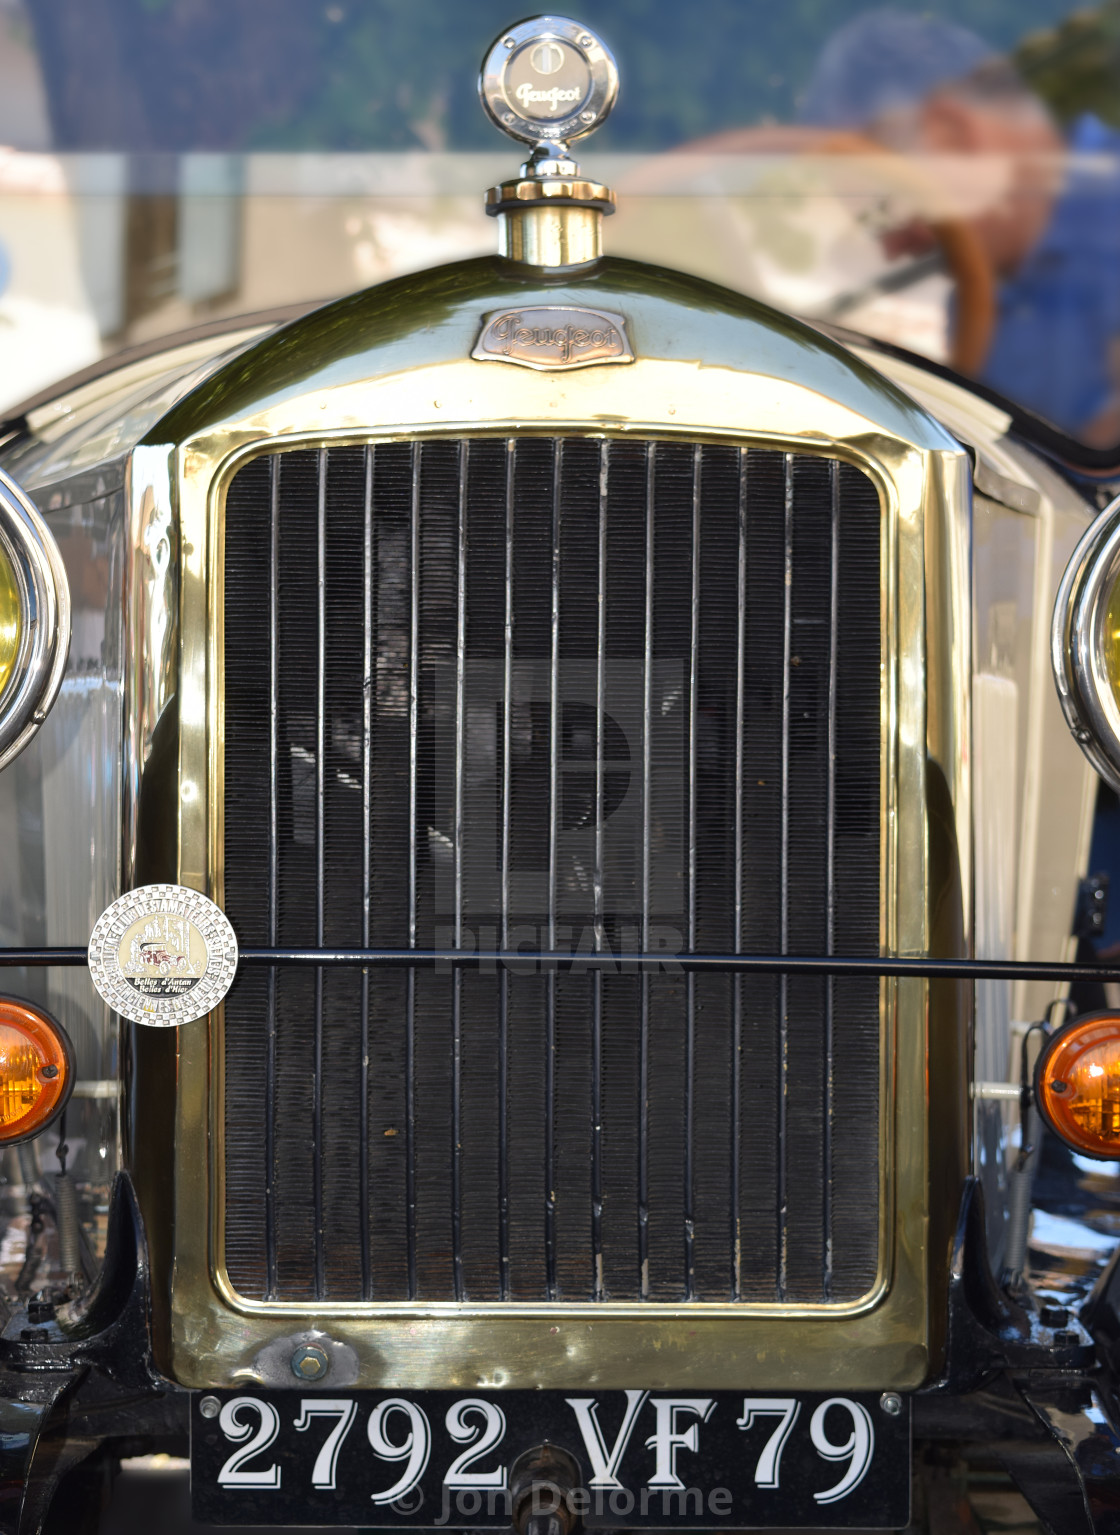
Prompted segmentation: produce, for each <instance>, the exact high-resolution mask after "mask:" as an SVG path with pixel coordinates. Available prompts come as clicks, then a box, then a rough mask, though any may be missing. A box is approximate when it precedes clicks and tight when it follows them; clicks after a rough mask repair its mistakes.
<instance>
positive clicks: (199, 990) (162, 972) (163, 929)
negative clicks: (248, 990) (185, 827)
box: [89, 885, 237, 1028]
mask: <svg viewBox="0 0 1120 1535" xmlns="http://www.w3.org/2000/svg"><path fill="white" fill-rule="evenodd" d="M89 973H90V975H91V977H92V979H93V984H94V986H95V987H96V988H97V991H98V993H99V994H100V996H101V997H102V998H103V999H104V1000H105V1001H106V1002H107V1003H108V1004H109V1006H110V1007H111V1008H112V1009H113V1010H114V1012H118V1013H120V1015H121V1017H122V1018H128V1019H131V1021H132V1022H133V1023H149V1024H154V1025H156V1026H157V1027H163V1028H174V1027H176V1026H177V1025H178V1024H180V1023H190V1022H191V1021H192V1020H193V1019H195V1018H202V1017H204V1016H205V1014H206V1013H208V1012H209V1011H210V1010H211V1008H214V1007H217V1005H218V1003H219V1002H220V1001H221V1000H222V998H223V997H224V996H225V994H226V992H227V991H228V990H229V988H230V986H231V985H232V984H233V978H234V975H235V974H236V973H237V938H236V935H235V934H234V931H233V928H232V927H231V926H230V924H229V919H228V918H227V917H226V914H225V912H223V911H222V910H221V909H220V908H219V907H217V906H215V905H214V902H213V901H210V900H208V899H207V898H206V896H204V895H200V894H199V893H198V891H197V890H188V889H187V888H186V887H185V886H183V885H142V886H141V887H140V889H139V890H130V891H129V893H128V894H127V895H122V896H121V897H120V899H119V900H117V901H114V902H113V904H112V905H111V906H110V907H109V908H108V909H107V910H106V911H104V912H102V914H101V916H100V917H99V918H98V919H97V924H96V926H95V927H94V929H93V935H92V937H91V938H90V941H89Z"/></svg>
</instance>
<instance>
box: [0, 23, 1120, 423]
mask: <svg viewBox="0 0 1120 1535" xmlns="http://www.w3.org/2000/svg"><path fill="white" fill-rule="evenodd" d="M577 9H579V14H580V15H581V16H585V17H586V19H587V20H588V22H589V23H591V24H592V25H594V26H595V27H597V28H598V29H599V30H600V31H601V32H602V33H603V34H604V35H605V36H606V38H607V39H608V41H609V42H610V43H611V45H612V47H613V48H614V50H615V52H616V54H617V56H618V58H619V60H620V65H621V71H622V80H623V88H622V93H621V97H620V101H619V105H618V107H617V109H616V111H615V114H614V116H613V117H612V119H611V121H610V122H609V123H608V124H607V126H606V127H605V128H604V130H603V131H602V133H601V134H599V135H598V137H597V138H596V140H595V141H594V143H593V144H592V145H589V146H588V148H587V151H586V155H585V158H586V160H587V161H588V163H589V164H593V166H594V170H595V173H596V175H598V176H600V177H601V178H602V179H604V180H607V181H609V182H610V183H611V184H613V185H614V186H615V187H616V189H617V190H618V192H619V195H620V204H621V206H620V211H619V213H618V215H617V216H616V217H615V218H614V219H613V220H612V223H611V225H610V226H609V229H608V240H607V243H608V248H609V250H610V251H611V253H612V254H622V255H632V256H637V257H641V258H643V259H647V260H653V261H657V262H661V263H664V264H667V265H672V266H678V267H683V268H685V269H687V270H691V271H694V272H696V273H698V274H699V275H702V276H705V277H710V278H713V279H715V280H717V281H719V282H722V283H726V284H728V285H729V286H731V287H734V288H738V289H740V290H743V291H746V292H749V293H751V294H754V295H757V296H759V297H760V298H763V299H766V300H767V301H769V302H772V303H776V304H778V305H780V306H781V307H783V308H787V309H792V310H794V311H796V312H799V313H802V314H805V315H807V316H817V317H821V318H825V319H831V320H835V321H839V322H841V323H843V324H844V325H848V326H851V327H853V328H855V329H864V330H867V331H869V332H871V333H873V334H876V335H879V336H881V337H883V338H885V339H887V340H890V341H893V342H895V343H897V344H899V345H902V346H905V347H908V348H911V349H913V350H916V351H919V352H922V353H923V354H925V355H928V356H931V357H933V358H935V359H938V360H947V361H955V362H957V363H958V364H960V365H962V366H966V367H968V368H970V369H971V370H972V371H974V372H977V373H979V374H980V376H983V370H984V367H985V364H986V362H987V361H988V360H989V359H991V358H994V357H995V356H996V351H997V350H998V346H999V344H1000V335H1001V331H1000V326H1001V325H1003V324H1004V322H1005V320H1006V315H1004V314H1003V313H1002V312H1000V311H999V305H1000V303H1001V296H1003V295H1005V294H1010V293H1011V286H1009V285H1011V284H1012V279H1013V278H1014V277H1015V275H1016V274H1015V273H1014V272H1013V271H1011V270H1002V269H1000V268H999V265H998V262H997V264H996V266H995V267H994V268H993V269H992V271H991V272H990V273H989V274H988V290H989V300H988V302H989V309H990V310H991V313H990V314H989V315H988V329H987V332H986V335H985V336H981V337H980V338H979V342H978V341H977V337H976V336H975V335H974V336H973V337H972V341H973V343H974V344H973V348H972V352H971V353H970V354H967V355H966V354H965V352H962V350H961V337H960V334H959V333H960V330H961V304H960V296H959V294H958V293H957V289H958V287H959V284H960V283H961V281H963V278H962V275H961V273H962V267H961V261H962V259H963V258H962V257H961V254H960V249H959V248H958V247H959V243H960V239H961V238H963V239H964V240H965V244H966V245H967V244H968V240H969V238H971V237H970V236H969V235H968V229H969V228H970V227H971V228H973V229H975V228H978V227H980V222H982V216H983V215H985V211H986V210H990V209H991V208H993V207H996V208H998V207H1001V206H1002V205H1003V204H1004V203H1006V201H1007V200H1008V198H1009V197H1010V196H1012V192H1011V191H1009V188H1011V189H1014V188H1018V189H1019V191H1017V192H1015V194H1014V195H1016V196H1020V198H1021V197H1022V196H1024V195H1025V194H1023V193H1022V190H1021V189H1022V187H1023V186H1025V185H1030V186H1035V187H1038V188H1041V189H1042V190H1041V191H1040V192H1039V195H1040V196H1047V197H1049V198H1050V203H1052V204H1053V205H1054V206H1055V207H1057V208H1058V209H1059V211H1060V210H1061V209H1062V208H1063V207H1064V206H1065V204H1063V202H1062V199H1063V197H1065V196H1066V195H1067V193H1068V190H1069V188H1070V187H1073V186H1074V185H1075V184H1076V188H1077V195H1078V196H1079V197H1080V198H1081V200H1082V201H1081V202H1080V203H1078V205H1077V209H1078V210H1079V211H1078V216H1079V217H1080V216H1082V215H1084V214H1085V212H1086V210H1092V209H1097V208H1099V209H1100V210H1104V211H1103V213H1102V221H1103V224H1107V228H1108V234H1107V238H1108V239H1110V240H1111V239H1113V238H1115V240H1116V242H1117V243H1118V244H1120V220H1115V219H1114V220H1112V222H1111V223H1110V222H1109V218H1110V217H1111V214H1110V211H1109V210H1111V209H1113V208H1114V207H1115V208H1117V209H1120V198H1118V196H1117V174H1118V167H1117V164H1116V156H1115V155H1114V153H1113V141H1112V139H1111V138H1110V137H1109V134H1110V133H1111V132H1112V129H1113V127H1114V126H1117V125H1120V89H1118V85H1120V0H1106V3H1105V4H1103V5H1101V6H1098V7H1096V8H1093V9H1090V10H1077V11H1074V10H1073V9H1072V8H1071V7H1070V6H1069V5H1068V3H1066V0H971V3H969V0H937V3H936V4H935V5H934V6H933V7H932V8H931V7H930V6H929V5H928V4H925V3H922V4H916V3H912V4H902V5H899V6H897V7H895V8H893V9H892V10H891V11H890V13H889V15H890V16H892V17H894V18H896V19H897V18H899V17H901V18H903V19H905V18H911V19H921V18H925V20H926V21H927V22H929V21H930V19H931V18H932V30H929V28H928V27H927V30H926V31H925V32H921V31H920V30H919V31H918V32H913V33H908V32H907V31H906V28H905V27H902V29H901V31H900V32H899V33H898V36H899V37H900V38H901V43H900V47H902V49H903V52H904V53H905V52H906V48H907V47H909V48H910V54H909V55H908V56H907V57H906V58H904V59H903V60H902V63H901V64H899V65H898V67H897V71H896V73H897V77H898V79H899V80H900V81H901V82H902V86H903V87H905V89H902V87H900V90H901V95H900V96H899V99H898V100H897V101H895V103H894V105H893V106H892V107H891V108H890V111H888V113H887V117H888V118H890V116H891V112H895V113H896V115H897V111H898V110H901V109H905V110H908V111H911V112H913V111H914V110H917V105H918V103H919V102H920V101H923V100H926V99H928V98H929V97H930V95H931V93H932V94H934V95H936V94H937V93H938V92H940V91H942V90H943V88H944V87H945V86H946V85H953V84H954V83H955V82H954V79H953V78H952V76H953V71H954V69H957V71H958V73H961V72H963V73H965V74H968V73H969V71H970V70H971V69H972V67H973V65H974V64H976V63H980V64H983V65H985V67H986V62H987V61H988V60H995V61H999V62H1000V63H1001V64H1002V65H1003V66H1005V67H1006V69H1007V70H1009V71H1011V72H1012V74H1013V75H1014V78H1015V80H1016V81H1017V82H1019V84H1020V85H1021V87H1022V89H1023V90H1024V91H1025V92H1027V93H1028V95H1029V96H1030V98H1031V99H1032V100H1035V101H1037V102H1038V103H1039V105H1040V110H1041V111H1042V112H1043V113H1044V115H1045V118H1046V121H1047V122H1048V123H1049V124H1050V125H1051V127H1052V137H1051V139H1050V140H1049V141H1047V144H1039V143H1033V144H1032V145H1031V146H1028V148H1027V149H1023V148H1022V147H1020V146H1018V145H1017V144H1015V143H1013V142H1011V141H1010V140H1007V139H1006V136H1004V137H1003V138H1001V137H1000V136H999V135H996V136H995V138H993V139H991V141H990V142H988V141H985V142H984V143H982V144H976V143H971V144H969V143H938V142H934V143H930V142H926V141H924V140H920V138H915V136H914V133H911V135H910V138H909V140H905V135H903V136H902V137H899V134H898V132H897V131H895V130H896V129H897V124H895V128H892V130H891V132H886V131H885V130H884V128H883V122H882V117H883V113H882V112H881V111H880V110H879V108H880V105H881V103H879V101H878V98H875V99H874V100H873V99H872V95H873V93H872V89H871V83H870V82H871V76H872V75H873V74H874V71H869V72H868V82H869V83H868V87H867V90H868V99H867V111H866V112H865V113H864V114H863V115H862V116H861V115H860V113H859V112H858V110H857V111H855V112H854V113H853V112H849V111H846V112H845V113H841V114H840V116H837V114H836V112H835V111H833V113H832V115H831V117H830V116H829V115H828V114H827V113H824V114H823V115H822V111H821V110H819V108H820V101H821V99H823V98H822V83H821V82H822V78H823V77H822V75H821V70H822V67H823V63H824V61H825V60H826V59H827V58H828V57H829V56H830V55H829V52H828V50H829V49H830V47H831V48H832V50H833V52H834V53H835V52H836V49H837V48H838V47H839V46H840V44H839V43H838V42H837V39H840V40H841V41H842V39H843V37H844V36H848V35H851V29H852V28H853V27H855V28H856V29H857V30H856V36H857V40H858V37H859V36H861V35H863V34H860V33H859V31H858V28H859V25H860V18H861V16H864V17H865V15H866V12H867V9H868V8H867V7H866V6H865V5H861V4H858V3H856V0H787V3H785V4H784V5H782V6H767V5H763V4H761V3H757V0H695V3H694V4H693V5H692V6H690V7H689V8H687V9H684V8H682V7H681V6H679V5H678V4H670V3H669V0H585V3H584V4H583V5H582V8H581V9H580V8H577ZM513 14H514V12H513V11H511V9H510V7H509V5H508V3H507V0H473V3H470V4H462V3H458V4H452V3H450V0H408V3H405V0H325V3H321V0H316V3H310V0H237V3H236V4H234V5H230V4H229V3H223V0H0V411H3V410H4V409H7V408H10V407H11V406H12V405H14V404H16V403H17V402H19V401H20V400H22V399H24V398H25V397H27V396H29V395H32V394H34V393H35V392H36V391H37V390H39V389H41V388H43V387H44V386H46V385H47V384H49V383H50V382H52V381H53V380H55V379H57V378H59V377H61V376H63V375H65V374H67V373H69V372H71V371H74V370H76V369H79V368H81V367H83V366H84V365H86V364H88V363H89V362H91V361H93V360H95V359H96V358H98V357H100V356H101V355H103V354H104V353H105V352H108V351H114V350H117V349H119V348H122V347H126V346H130V345H134V344H136V343H138V342H143V341H146V340H149V339H151V338H153V337H157V336H160V335H164V334H169V333H172V332H177V331H180V330H183V329H186V328H189V327H191V326H193V325H197V324H199V323H203V322H205V321H208V320H212V319H215V318H218V317H221V316H224V315H230V314H238V313H243V312H250V311H259V310H272V309H275V308H278V307H280V308H282V307H283V306H287V305H291V304H296V303H302V302H307V301H312V300H317V299H326V298H330V297H332V296H333V295H335V294H338V293H342V292H345V291H348V290H350V289H353V288H356V287H360V286H363V285H366V284H369V283H372V282H376V281H379V280H380V279H382V278H385V277H388V276H391V275H394V274H397V273H401V272H407V271H409V270H413V269H416V268H420V267H424V266H428V265H430V264H432V263H433V262H438V261H442V260H447V259H453V258H456V257H459V256H469V255H474V254H479V253H484V252H488V251H490V250H492V249H493V248H494V231H493V228H492V226H491V224H490V222H489V221H488V220H487V219H486V217H485V216H484V214H483V212H482V206H481V193H482V191H483V189H484V188H485V187H486V186H487V185H489V184H490V183H491V182H493V181H494V180H496V179H498V178H499V177H501V176H504V175H508V174H509V173H510V171H511V169H512V167H513V166H514V163H515V158H514V154H513V153H511V146H509V144H508V142H506V141H503V140H502V139H501V138H500V136H499V135H498V134H497V133H496V132H495V131H494V130H493V129H492V128H491V127H490V126H489V124H488V123H487V122H486V120H485V118H484V117H483V114H482V112H481V111H480V109H479V106H478V102H477V98H476V94H475V82H474V74H475V67H476V64H477V60H478V59H479V58H480V56H481V54H482V51H483V49H484V47H485V46H486V45H487V43H488V42H489V41H490V40H491V38H492V37H493V36H494V35H495V34H496V32H497V31H498V29H499V28H500V27H501V26H503V25H505V24H506V23H508V22H509V21H510V19H511V17H512V16H513ZM923 24H924V23H923ZM954 28H957V29H960V28H965V29H967V35H968V36H969V37H971V38H972V39H974V43H973V44H971V45H969V46H970V47H971V48H972V53H971V54H970V53H969V48H967V47H966V48H965V49H964V51H963V52H962V53H959V55H958V54H953V53H952V49H951V47H950V49H949V53H948V54H947V55H946V56H945V58H944V59H942V62H941V64H940V65H939V64H938V59H941V54H940V53H939V52H938V49H939V48H942V45H943V44H944V45H945V46H948V45H947V44H945V39H946V37H951V36H953V35H956V34H955V33H954V31H953V29H954ZM846 29H847V31H846ZM875 30H876V28H875V26H874V24H872V27H871V31H872V32H874V31H875ZM879 30H881V28H880V29H879ZM960 35H964V34H963V33H962V34H960ZM907 37H912V39H913V41H912V45H911V44H908V43H907V42H906V39H907ZM859 46H862V44H861V45H859ZM977 49H978V50H979V52H976V50H977ZM973 55H974V56H973ZM970 60H971V62H970ZM888 64H889V69H890V70H895V65H894V64H890V63H889V61H888ZM883 67H888V66H887V65H884V66H883ZM939 69H940V73H939V72H938V71H939ZM946 71H947V72H946ZM841 118H843V120H841ZM873 118H874V119H875V120H874V121H873V120H872V119H873ZM1088 118H1091V120H1092V122H1093V123H1095V124H1099V125H1100V126H1101V128H1102V133H1100V134H1098V135H1097V137H1095V138H1093V137H1092V136H1091V135H1090V137H1089V138H1088V139H1086V138H1085V135H1084V133H1081V136H1080V137H1078V134H1079V132H1080V130H1079V129H1078V126H1077V125H1078V124H1082V123H1083V122H1084V121H1085V120H1087V119H1088ZM892 121H893V119H892ZM915 131H916V130H915ZM892 132H893V133H894V138H893V139H892ZM904 140H905V141H904ZM1117 142H1120V138H1118V140H1117ZM1094 199H1095V201H1094ZM1067 201H1068V197H1067ZM1049 207H1050V204H1048V205H1047V208H1048V209H1049ZM1053 222H1054V220H1053V217H1052V216H1051V213H1050V212H1049V211H1048V212H1047V213H1046V215H1045V217H1044V218H1043V226H1044V228H1043V233H1042V234H1040V235H1037V238H1036V239H1035V245H1036V246H1037V247H1038V248H1039V249H1040V250H1042V251H1043V254H1045V255H1046V256H1047V260H1049V259H1050V256H1049V254H1048V247H1046V245H1045V239H1044V235H1045V229H1046V228H1049V227H1050V225H1051V224H1053ZM916 225H922V226H924V227H927V228H930V229H932V230H933V231H934V237H933V238H932V239H927V240H926V242H925V246H924V247H923V246H922V242H921V241H917V242H915V240H913V239H911V240H909V241H907V240H905V239H899V238H893V237H892V232H897V231H906V230H908V229H913V228H914V227H915V226H916ZM947 226H948V227H949V230H950V235H949V236H946V235H944V233H943V231H944V230H945V228H946V227H947ZM962 227H963V228H964V235H963V236H962V235H961V233H960V231H961V228H962ZM1114 228H1115V229H1116V230H1117V233H1116V234H1115V237H1114V236H1113V234H1112V231H1113V229H1114ZM953 230H956V231H957V236H956V238H957V246H954V244H953V238H954V237H953V236H952V231H953ZM1102 238H1103V237H1102ZM973 245H975V241H973ZM1033 249H1034V247H1032V250H1033ZM966 254H967V252H966ZM973 254H975V251H973ZM1107 254H1109V255H1111V254H1113V253H1112V252H1108V253H1107ZM1114 254H1115V257H1116V267H1117V270H1118V271H1120V249H1117V250H1116V251H1115V253H1114ZM1025 259H1026V258H1025V257H1024V260H1025ZM1051 264H1052V263H1051ZM1062 280H1063V281H1065V280H1066V279H1064V278H1063V279H1062ZM1088 280H1089V279H1088V278H1086V277H1085V274H1084V273H1081V274H1080V275H1076V274H1075V275H1074V276H1073V277H1072V278H1070V279H1069V281H1071V282H1074V283H1081V284H1082V285H1083V286H1084V283H1085V282H1086V281H1088ZM1094 280H1095V279H1094ZM1020 286H1022V284H1020ZM966 297H967V295H966ZM1098 299H1099V295H1098ZM1016 302H1018V299H1016ZM1032 302H1033V300H1032ZM1046 302H1049V301H1048V300H1047V301H1046ZM965 307H966V308H967V305H966V306H965ZM1082 308H1083V309H1084V304H1082ZM1117 308H1118V313H1120V280H1118V281H1117ZM1062 313H1063V314H1064V313H1065V311H1062ZM1062 323H1065V322H1064V320H1063V321H1062ZM1070 323H1071V324H1072V322H1070ZM1118 328H1120V321H1118ZM1063 334H1064V332H1063ZM1070 334H1071V336H1072V334H1073V332H1072V331H1070ZM980 343H983V344H982V345H981V344H980ZM1073 344H1074V343H1073V341H1072V340H1071V346H1072V345H1073ZM1109 377H1110V378H1111V374H1110V375H1109ZM1118 392H1120V391H1118ZM1025 403H1027V404H1032V403H1034V404H1035V405H1036V408H1039V407H1038V404H1037V402H1035V401H1032V400H1029V399H1028V400H1026V401H1025ZM1044 403H1045V402H1044ZM1055 410H1056V411H1057V413H1058V414H1060V413H1061V407H1060V406H1057V407H1055ZM1052 413H1053V412H1052ZM1058 424H1059V425H1063V426H1067V427H1069V428H1070V429H1072V430H1079V429H1080V428H1081V426H1082V425H1084V423H1081V422H1079V421H1076V420H1073V419H1072V418H1071V419H1070V420H1067V421H1059V422H1058ZM1085 430H1087V431H1088V430H1090V427H1089V426H1088V425H1085ZM1116 436H1117V438H1118V439H1120V426H1118V429H1117V433H1116Z"/></svg>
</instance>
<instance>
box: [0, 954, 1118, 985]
mask: <svg viewBox="0 0 1120 1535" xmlns="http://www.w3.org/2000/svg"><path fill="white" fill-rule="evenodd" d="M240 962H241V964H243V965H357V966H360V967H362V968H363V969H365V968H369V969H394V968H398V969H409V968H413V967H414V968H416V969H418V970H436V969H441V968H443V967H446V968H448V969H466V970H497V969H498V968H499V967H500V968H502V969H509V970H521V971H529V972H532V971H535V970H537V969H542V970H560V971H569V970H570V971H577V972H580V973H583V972H586V971H589V970H605V971H607V972H608V973H619V972H621V973H623V974H626V973H631V974H635V975H637V974H641V973H642V972H643V971H644V972H654V973H656V972H658V971H660V972H664V973H667V974H672V973H673V972H675V971H686V970H691V971H705V972H709V973H715V974H730V975H743V974H761V975H871V976H880V975H885V976H898V977H906V976H915V977H919V978H921V977H923V976H928V977H929V978H930V979H931V980H945V981H1120V965H1075V964H1064V963H1062V962H1061V961H1057V960H1054V961H1047V962H1043V963H1039V964H1032V963H1031V962H1030V961H1029V960H1028V961H1020V960H1011V959H927V958H922V957H918V956H915V957H912V958H911V957H907V958H897V959H886V958H883V957H881V956H878V957H870V958H858V959H855V958H852V959H845V958H844V957H843V956H842V955H835V954H688V953H686V954H671V953H660V954H650V953H646V954H614V953H611V952H610V951H609V950H604V951H602V952H599V953H576V954H573V953H572V952H571V951H570V950H562V949H558V950H543V949H520V950H519V949H490V950H483V951H481V952H480V951H478V950H477V949H315V948H310V949H293V948H286V949H256V948H247V949H242V950H241V951H240ZM85 963H86V950H85V949H77V948H57V949H52V948H44V949H0V967H3V966H5V965H7V966H14V965H84V964H85Z"/></svg>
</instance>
